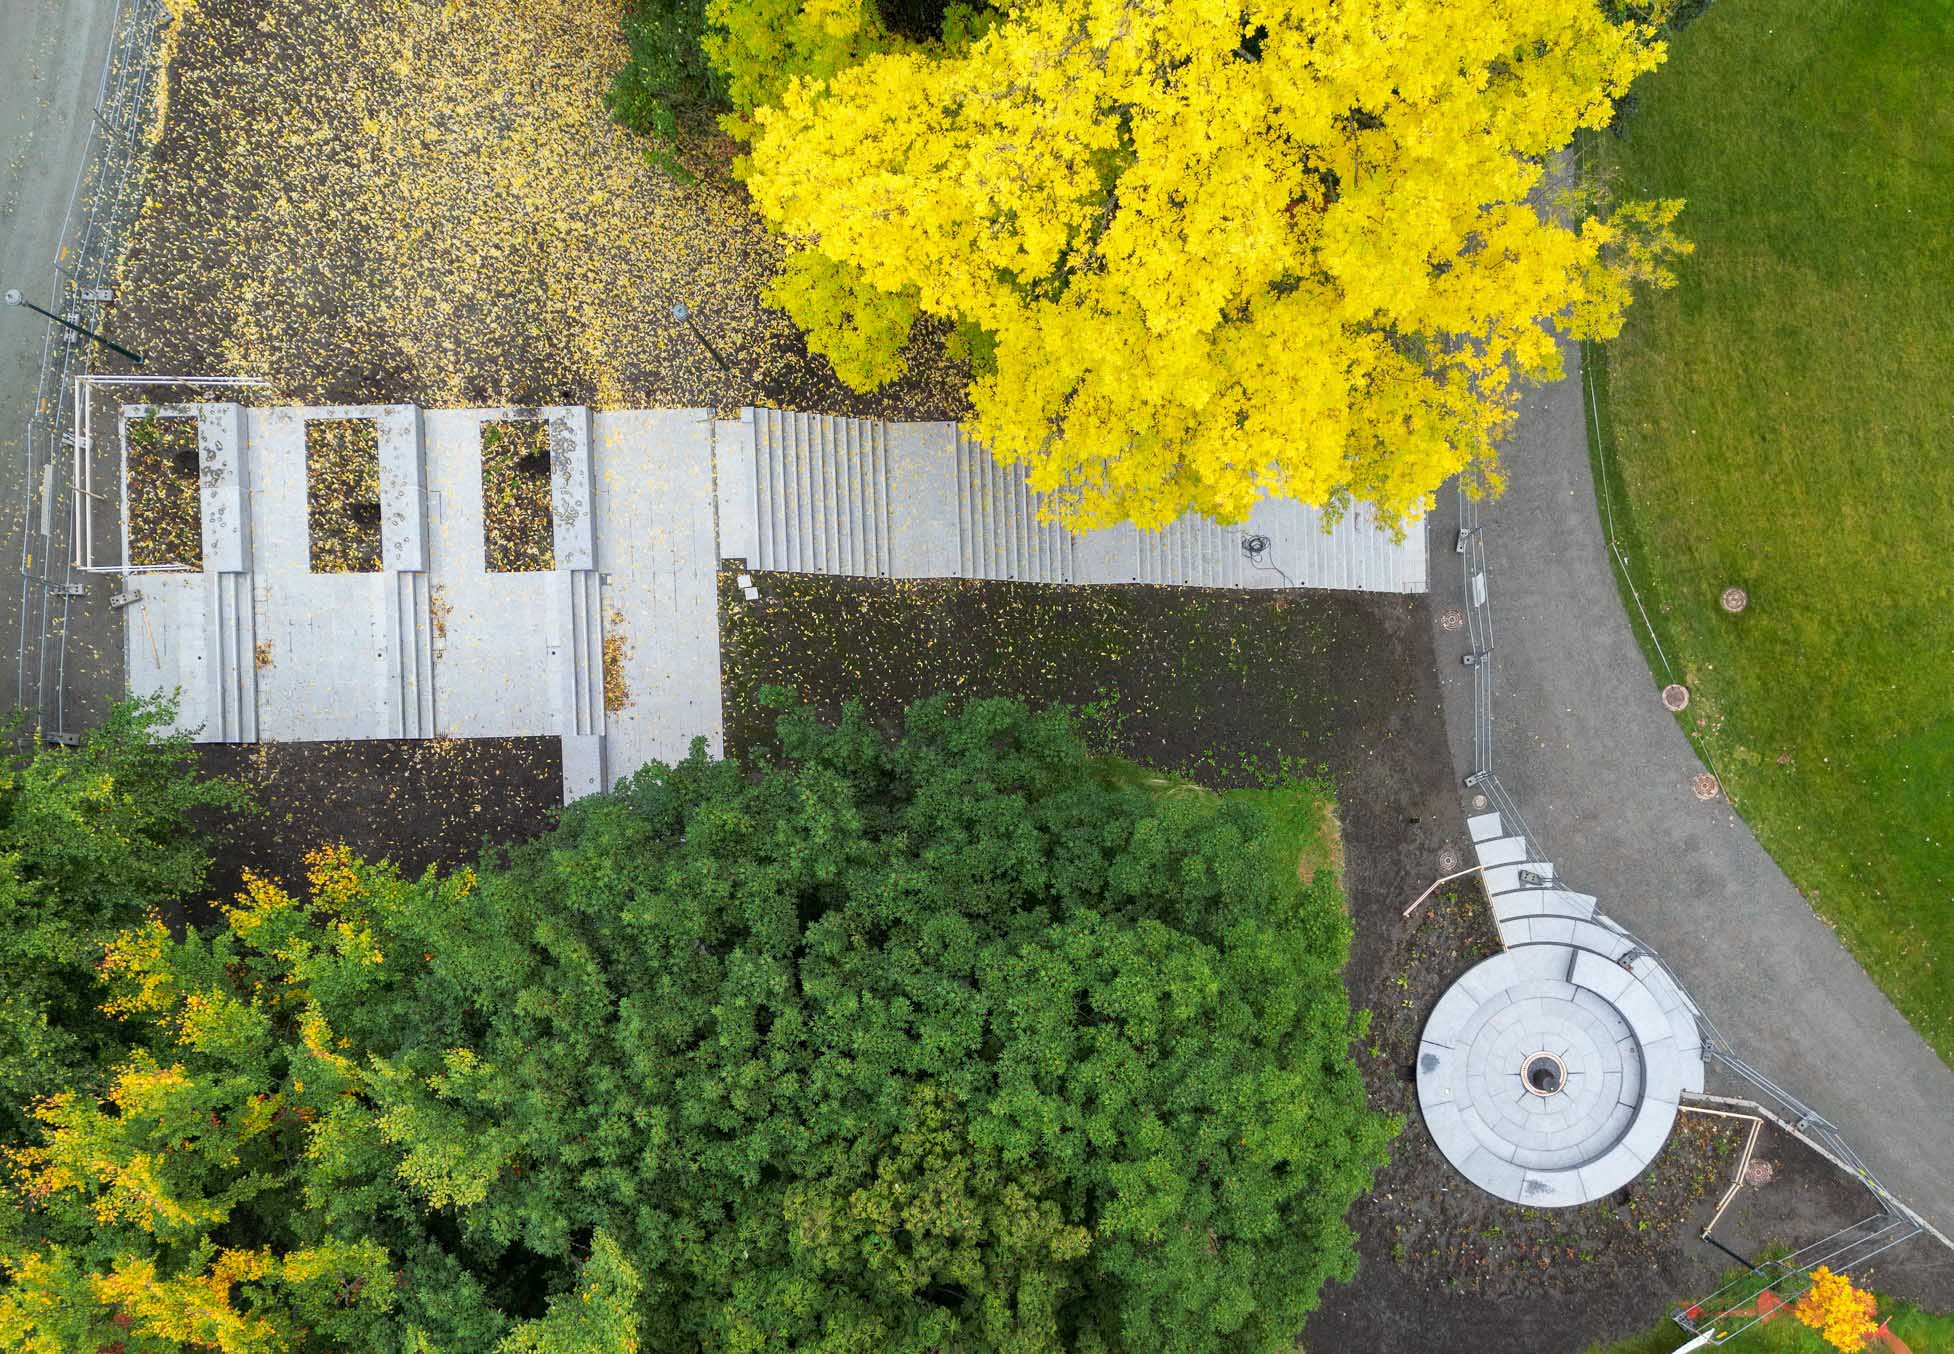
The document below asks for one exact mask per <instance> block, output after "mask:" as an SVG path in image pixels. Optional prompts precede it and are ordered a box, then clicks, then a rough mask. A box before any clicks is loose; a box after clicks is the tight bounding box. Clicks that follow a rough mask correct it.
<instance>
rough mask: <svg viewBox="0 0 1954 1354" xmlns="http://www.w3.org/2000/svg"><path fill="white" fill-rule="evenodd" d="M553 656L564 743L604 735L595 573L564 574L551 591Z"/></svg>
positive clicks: (599, 594)
mask: <svg viewBox="0 0 1954 1354" xmlns="http://www.w3.org/2000/svg"><path fill="white" fill-rule="evenodd" d="M549 609H550V624H551V628H552V634H553V635H554V636H555V638H554V641H553V642H552V643H551V645H550V654H551V657H552V659H553V661H554V662H555V664H556V671H557V702H556V704H557V719H558V726H557V727H558V729H559V731H560V732H561V733H562V735H563V736H564V737H565V738H569V737H572V736H576V735H585V736H589V735H601V734H602V733H603V732H604V599H603V582H602V578H601V576H600V575H599V574H598V573H597V572H596V571H595V570H592V569H564V570H559V571H558V572H557V574H556V575H555V585H554V586H553V587H552V588H551V590H550V607H549Z"/></svg>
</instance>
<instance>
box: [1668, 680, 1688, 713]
mask: <svg viewBox="0 0 1954 1354" xmlns="http://www.w3.org/2000/svg"><path fill="white" fill-rule="evenodd" d="M1662 703H1663V704H1664V705H1666V706H1668V707H1669V708H1670V709H1671V710H1674V711H1677V712H1679V713H1680V712H1681V711H1684V710H1687V709H1689V688H1688V687H1686V686H1682V685H1679V684H1677V683H1675V682H1671V683H1670V684H1669V685H1668V686H1665V687H1663V688H1662Z"/></svg>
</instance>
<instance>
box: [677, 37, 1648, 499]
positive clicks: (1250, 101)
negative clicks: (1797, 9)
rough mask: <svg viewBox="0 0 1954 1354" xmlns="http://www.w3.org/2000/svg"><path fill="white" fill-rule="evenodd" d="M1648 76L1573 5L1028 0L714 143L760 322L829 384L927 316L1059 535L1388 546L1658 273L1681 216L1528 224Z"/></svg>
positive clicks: (1642, 42) (881, 376) (1630, 40)
mask: <svg viewBox="0 0 1954 1354" xmlns="http://www.w3.org/2000/svg"><path fill="white" fill-rule="evenodd" d="M715 3H716V8H717V11H718V12H719V13H721V14H722V15H723V14H725V13H726V12H728V11H730V10H733V9H736V8H737V6H738V3H739V0H715ZM1662 55H1663V49H1662V46H1661V44H1660V43H1659V42H1657V41H1656V40H1655V37H1654V30H1653V28H1651V27H1650V26H1649V25H1647V24H1643V23H1638V22H1623V23H1617V22H1613V21H1611V20H1610V19H1609V18H1608V17H1607V16H1606V15H1605V14H1604V12H1603V10H1602V8H1601V6H1600V5H1599V4H1598V3H1597V0H1526V2H1525V3H1516V0H1439V2H1436V3H1435V2H1433V0H1336V2H1335V3H1332V2H1331V0H1288V2H1286V3H1285V2H1283V0H1272V2H1269V3H1256V2H1254V0H1251V3H1249V4H1247V5H1243V4H1241V3H1239V0H1230V2H1228V3H1218V2H1217V0H1029V3H1025V4H1023V5H1020V6H1019V7H1017V8H1015V9H1013V10H1012V11H1011V12H1010V13H1009V15H1008V16H1005V17H1002V18H1000V19H999V20H998V21H996V22H995V23H992V24H990V25H988V26H987V27H985V28H984V30H983V31H982V33H981V36H977V37H974V38H968V37H966V38H963V39H961V40H958V41H954V42H945V43H942V44H937V45H932V46H929V47H920V46H916V45H913V44H904V45H902V46H901V47H900V48H899V49H898V50H891V51H881V52H876V53H873V54H869V55H865V56H863V57H862V58H861V59H860V60H858V61H855V62H853V64H848V65H846V66H843V67H841V68H839V69H837V70H835V71H834V72H833V73H832V74H828V75H824V76H815V75H808V76H803V77H799V78H796V79H794V80H792V81H791V82H789V83H787V84H786V85H785V87H784V88H783V89H781V90H780V92H779V94H778V100H777V102H776V103H775V104H774V105H773V106H770V107H760V108H757V109H755V110H754V111H753V115H752V118H751V120H750V121H748V122H742V123H741V124H740V125H741V126H743V127H750V128H752V129H753V137H754V139H753V143H752V154H751V158H750V161H749V164H748V177H749V183H750V186H751V189H752V193H753V198H754V201H755V203H756V204H757V206H758V209H759V210H760V212H761V213H762V215H763V216H764V217H765V218H766V219H767V220H768V221H769V222H770V223H771V224H772V225H773V226H775V227H776V228H778V229H779V230H781V231H782V232H784V233H785V234H786V235H787V236H788V237H790V239H791V241H792V242H793V244H794V245H795V248H796V252H794V253H793V254H790V256H789V259H788V263H787V266H786V268H785V270H784V272H783V274H782V276H781V279H780V280H779V282H777V283H776V285H775V287H774V290H773V293H772V299H773V300H774V302H775V304H777V305H780V306H782V307H783V308H784V309H786V310H787V311H788V312H789V313H790V314H791V315H792V316H793V317H794V318H795V320H796V321H797V322H798V323H799V324H800V325H801V326H802V327H803V328H804V329H806V330H807V332H808V336H809V342H810V344H811V346H813V347H814V348H815V349H816V350H817V351H819V352H822V353H824V354H825V355H827V356H828V358H829V359H830V361H832V362H833V363H834V365H835V368H836V370H837V372H838V373H839V374H840V375H841V376H842V378H843V379H844V380H847V381H849V382H850V383H851V384H852V385H855V386H856V387H858V388H861V389H868V388H871V387H873V386H875V385H878V384H881V383H883V382H885V381H888V380H890V379H892V378H894V377H895V376H897V375H900V374H901V371H902V369H903V368H902V361H901V356H900V350H901V348H902V347H903V345H904V344H905V343H906V342H907V341H908V337H909V333H910V329H911V326H912V324H913V322H914V321H915V320H916V318H917V317H919V316H923V315H927V316H934V317H938V318H939V319H941V320H944V321H948V322H950V323H952V324H954V325H956V326H957V327H958V329H957V332H958V333H959V335H960V336H961V337H962V339H963V341H965V342H966V343H967V344H968V345H969V347H970V350H971V352H972V356H973V370H974V372H975V378H974V382H973V385H972V387H971V390H970V400H971V406H972V411H973V418H972V424H973V426H974V430H975V431H976V432H977V434H978V435H979V436H981V437H982V438H984V440H986V441H987V442H988V443H989V444H990V446H991V448H992V449H993V451H994V452H995V453H996V454H998V455H999V456H1000V457H1001V458H1003V459H1006V460H1012V461H1023V462H1025V463H1027V464H1028V466H1029V468H1030V473H1031V479H1032V483H1033V485H1034V486H1035V487H1037V488H1039V489H1042V490H1046V491H1048V492H1055V493H1056V494H1057V495H1058V501H1059V503H1060V505H1061V511H1062V512H1063V513H1064V514H1065V515H1066V516H1067V517H1069V518H1070V519H1071V520H1072V521H1073V522H1074V523H1075V524H1076V525H1080V526H1096V525H1103V524H1106V523H1109V522H1114V521H1119V520H1131V521H1133V522H1136V523H1138V524H1140V525H1142V526H1158V525H1163V524H1165V523H1166V522H1168V521H1170V520H1172V519H1173V518H1174V517H1176V516H1177V515H1179V514H1180V513H1181V512H1183V511H1185V510H1187V509H1195V510H1198V511H1200V512H1203V513H1206V514H1208V515H1210V516H1212V517H1215V518H1217V519H1220V520H1224V521H1233V520H1240V519H1241V518H1242V517H1244V516H1246V514H1247V513H1248V512H1249V510H1250V509H1251V508H1252V507H1253V506H1254V504H1255V502H1256V501H1257V500H1258V499H1260V498H1262V497H1264V496H1267V495H1272V494H1280V495H1287V496H1291V497H1294V498H1299V499H1302V500H1304V501H1306V502H1310V503H1316V504H1327V505H1331V506H1341V505H1343V504H1345V503H1347V502H1349V501H1351V500H1353V499H1357V500H1364V501H1368V502H1370V503H1372V504H1374V505H1376V506H1377V508H1378V509H1379V510H1380V511H1381V513H1382V515H1383V516H1384V517H1385V518H1386V519H1387V520H1401V519H1404V518H1408V517H1415V516H1417V515H1419V514H1421V513H1422V512H1423V511H1424V510H1425V508H1426V506H1427V505H1428V504H1429V503H1430V501H1431V495H1432V492H1433V491H1434V490H1435V489H1436V488H1437V487H1438V486H1439V485H1440V484H1441V483H1443V482H1444V481H1445V480H1446V478H1448V477H1449V476H1451V475H1452V474H1454V473H1455V472H1457V471H1460V470H1462V469H1464V468H1467V467H1469V466H1479V467H1481V468H1483V469H1485V470H1486V471H1488V472H1491V471H1492V470H1493V447H1494V445H1495V442H1496V440H1497V439H1498V437H1499V435H1500V433H1501V432H1502V430H1503V429H1504V428H1505V427H1506V425H1507V424H1508V422H1509V421H1510V419H1511V417H1512V413H1513V408H1514V403H1515V400H1516V397H1517V391H1518V386H1519V384H1520V383H1521V382H1522V381H1524V380H1527V379H1533V380H1539V379H1545V378H1550V377H1553V376H1555V375H1558V374H1559V373H1560V370H1561V367H1560V358H1559V355H1558V349H1557V347H1556V344H1555V339H1554V331H1555V330H1558V331H1559V332H1560V333H1562V334H1567V335H1573V336H1594V337H1607V336H1611V335H1613V334H1614V333H1615V332H1616V331H1617V329H1618V328H1619V326H1620V323H1621V317H1622V312H1623V309H1624V307H1625V306H1626V304H1627V302H1628V296H1629V284H1630V283H1631V282H1632V281H1635V280H1637V279H1642V280H1649V281H1654V282H1657V283H1668V282H1671V281H1673V279H1671V278H1670V277H1669V275H1668V274H1667V272H1666V270H1665V268H1664V263H1665V261H1666V259H1667V258H1668V257H1669V256H1670V255H1671V254H1673V253H1674V252H1675V251H1677V250H1679V249H1681V248H1684V247H1685V246H1682V245H1680V244H1679V243H1678V242H1677V241H1676V239H1675V237H1674V236H1673V235H1672V234H1671V233H1670V231H1669V229H1668V226H1669V222H1670V221H1671V220H1672V219H1673V217H1674V215H1675V213H1676V211H1677V210H1678V208H1679V206H1680V204H1679V203H1674V202H1663V203H1635V204H1625V205H1622V206H1618V207H1617V208H1616V209H1615V210H1614V211H1612V213H1610V214H1609V215H1608V216H1607V217H1606V219H1603V218H1601V217H1598V216H1596V215H1594V214H1592V213H1591V212H1590V211H1588V210H1587V209H1585V208H1584V209H1579V210H1576V211H1575V212H1574V213H1572V215H1573V216H1574V217H1575V218H1577V219H1574V220H1572V221H1571V222H1564V221H1562V220H1558V219H1550V218H1549V217H1548V216H1546V215H1543V211H1542V209H1541V206H1540V199H1541V197H1542V196H1543V187H1544V185H1543V180H1544V179H1545V177H1546V174H1547V161H1548V158H1549V157H1550V156H1551V155H1552V154H1553V153H1554V152H1555V151H1556V150H1558V149H1560V148H1561V147H1564V146H1566V145H1567V144H1568V143H1569V141H1570V139H1571V138H1572V136H1573V134H1574V131H1575V129H1576V128H1577V127H1582V126H1585V127H1600V126H1603V125H1605V124H1606V123H1607V121H1608V120H1609V118H1610V116H1611V110H1612V104H1613V101H1614V100H1615V99H1616V98H1617V97H1618V96H1619V95H1620V94H1621V93H1622V92H1623V91H1624V90H1625V89H1626V87H1627V86H1628V84H1629V83H1630V82H1631V81H1632V80H1634V79H1635V77H1636V76H1637V75H1639V74H1641V73H1642V72H1644V71H1646V70H1649V69H1650V68H1651V67H1653V66H1655V65H1656V64H1657V63H1658V62H1659V61H1660V60H1661V59H1662Z"/></svg>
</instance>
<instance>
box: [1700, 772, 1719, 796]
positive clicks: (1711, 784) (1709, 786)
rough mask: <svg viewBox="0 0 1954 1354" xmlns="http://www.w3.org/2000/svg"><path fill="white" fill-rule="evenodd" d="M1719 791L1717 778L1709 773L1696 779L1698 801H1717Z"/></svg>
mask: <svg viewBox="0 0 1954 1354" xmlns="http://www.w3.org/2000/svg"><path fill="white" fill-rule="evenodd" d="M1717 789H1718V786H1717V778H1716V777H1715V776H1713V775H1711V774H1710V773H1709V772H1707V771H1705V772H1704V773H1703V774H1702V775H1700V776H1698V777H1697V778H1696V797H1697V798H1698V799H1715V798H1716V797H1717Z"/></svg>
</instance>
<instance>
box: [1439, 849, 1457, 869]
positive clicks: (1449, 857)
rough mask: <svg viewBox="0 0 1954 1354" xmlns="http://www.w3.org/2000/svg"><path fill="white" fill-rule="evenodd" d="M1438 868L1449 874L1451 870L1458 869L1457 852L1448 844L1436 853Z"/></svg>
mask: <svg viewBox="0 0 1954 1354" xmlns="http://www.w3.org/2000/svg"><path fill="white" fill-rule="evenodd" d="M1438 868H1439V869H1441V870H1443V871H1445V872H1446V873H1447V874H1450V873H1452V871H1454V870H1456V869H1458V868H1459V853H1458V852H1457V851H1454V850H1453V849H1452V848H1451V847H1449V846H1448V847H1445V848H1444V849H1442V850H1441V851H1440V852H1439V853H1438Z"/></svg>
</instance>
